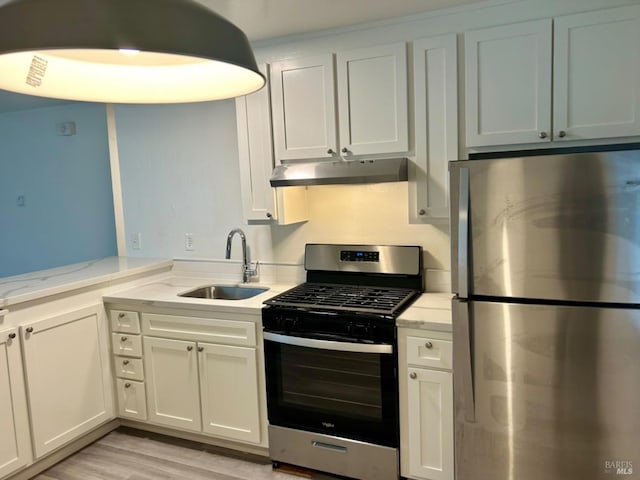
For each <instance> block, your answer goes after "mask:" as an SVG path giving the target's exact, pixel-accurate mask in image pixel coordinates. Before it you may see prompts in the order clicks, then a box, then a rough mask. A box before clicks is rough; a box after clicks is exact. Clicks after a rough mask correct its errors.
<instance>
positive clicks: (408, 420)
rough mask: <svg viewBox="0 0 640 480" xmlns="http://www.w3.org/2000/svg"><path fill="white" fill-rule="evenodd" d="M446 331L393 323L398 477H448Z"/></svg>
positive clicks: (449, 397) (450, 442) (450, 391)
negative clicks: (397, 396)
mask: <svg viewBox="0 0 640 480" xmlns="http://www.w3.org/2000/svg"><path fill="white" fill-rule="evenodd" d="M452 345H453V344H452V341H451V333H448V332H435V331H429V330H421V329H412V328H399V329H398V363H399V369H398V371H399V384H400V385H399V386H400V463H401V474H402V476H403V477H407V478H411V479H418V480H453V478H454V475H453V375H452V353H453V352H452Z"/></svg>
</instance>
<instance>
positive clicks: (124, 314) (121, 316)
mask: <svg viewBox="0 0 640 480" xmlns="http://www.w3.org/2000/svg"><path fill="white" fill-rule="evenodd" d="M126 316H127V314H126V313H123V312H120V313H119V314H118V318H124V317H126Z"/></svg>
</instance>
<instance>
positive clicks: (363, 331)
mask: <svg viewBox="0 0 640 480" xmlns="http://www.w3.org/2000/svg"><path fill="white" fill-rule="evenodd" d="M351 335H353V336H356V337H360V338H367V337H368V336H369V325H367V324H366V323H355V322H354V323H352V324H351Z"/></svg>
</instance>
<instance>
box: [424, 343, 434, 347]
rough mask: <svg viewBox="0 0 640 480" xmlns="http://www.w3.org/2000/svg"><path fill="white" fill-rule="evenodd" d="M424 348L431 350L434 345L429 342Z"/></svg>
mask: <svg viewBox="0 0 640 480" xmlns="http://www.w3.org/2000/svg"><path fill="white" fill-rule="evenodd" d="M424 346H425V347H427V348H429V349H431V348H433V343H431V342H427V343H425V344H424Z"/></svg>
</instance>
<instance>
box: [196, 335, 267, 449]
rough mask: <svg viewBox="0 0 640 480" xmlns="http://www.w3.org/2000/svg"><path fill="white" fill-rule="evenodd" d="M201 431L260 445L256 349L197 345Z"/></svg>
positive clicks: (205, 344)
mask: <svg viewBox="0 0 640 480" xmlns="http://www.w3.org/2000/svg"><path fill="white" fill-rule="evenodd" d="M198 360H199V365H200V395H201V399H202V430H203V431H204V432H205V433H209V434H211V435H217V436H222V437H227V438H232V439H235V440H242V441H246V442H252V443H259V442H260V411H259V403H258V399H259V396H258V368H257V358H256V349H255V348H247V347H235V346H230V345H211V344H207V343H198Z"/></svg>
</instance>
